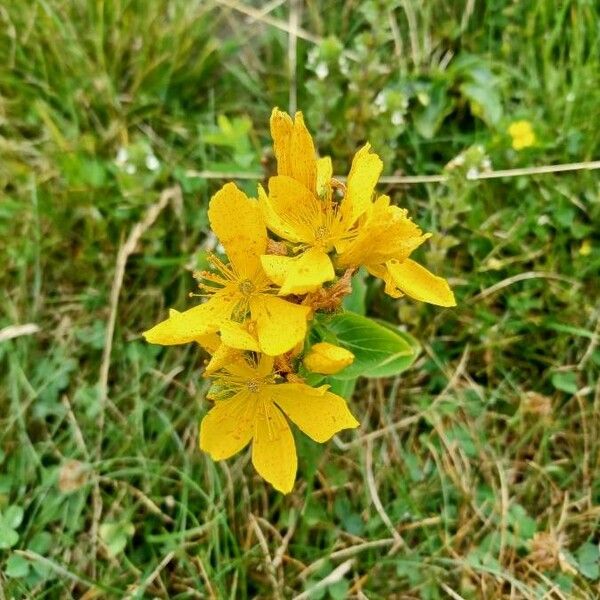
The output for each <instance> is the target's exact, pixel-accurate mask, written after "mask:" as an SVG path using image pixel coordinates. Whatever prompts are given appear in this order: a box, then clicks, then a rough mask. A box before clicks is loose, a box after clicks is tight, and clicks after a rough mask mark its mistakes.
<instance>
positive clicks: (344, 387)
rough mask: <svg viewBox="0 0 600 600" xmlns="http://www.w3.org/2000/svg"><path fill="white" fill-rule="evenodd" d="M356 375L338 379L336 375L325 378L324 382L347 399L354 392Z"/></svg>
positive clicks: (335, 392)
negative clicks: (350, 377) (351, 377)
mask: <svg viewBox="0 0 600 600" xmlns="http://www.w3.org/2000/svg"><path fill="white" fill-rule="evenodd" d="M356 379H357V378H356V377H354V378H353V379H340V378H338V377H328V378H327V379H326V380H325V383H328V384H329V386H330V388H329V389H330V390H331V391H332V392H333V393H334V394H337V395H338V396H341V397H342V398H346V400H349V399H350V398H351V397H352V394H354V388H355V387H356Z"/></svg>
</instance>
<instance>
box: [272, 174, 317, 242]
mask: <svg viewBox="0 0 600 600" xmlns="http://www.w3.org/2000/svg"><path fill="white" fill-rule="evenodd" d="M260 206H261V208H262V210H263V214H264V216H265V220H266V222H267V226H268V227H269V229H270V230H271V231H273V232H274V233H276V234H277V235H278V236H280V237H282V238H284V239H286V240H289V241H291V242H306V243H311V242H314V240H315V231H316V229H317V228H318V226H319V225H320V214H321V206H320V201H319V200H318V199H317V198H315V196H314V195H313V193H312V192H310V191H309V190H308V189H307V188H306V187H305V186H304V185H302V184H301V183H299V182H298V181H296V180H295V179H292V178H291V177H286V176H277V177H271V178H270V179H269V196H268V200H265V199H264V198H261V199H260Z"/></svg>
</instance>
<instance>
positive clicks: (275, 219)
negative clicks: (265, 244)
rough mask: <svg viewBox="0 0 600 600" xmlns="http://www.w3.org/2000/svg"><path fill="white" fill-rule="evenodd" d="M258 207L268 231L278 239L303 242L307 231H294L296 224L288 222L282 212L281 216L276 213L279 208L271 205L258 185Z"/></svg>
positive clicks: (302, 229)
mask: <svg viewBox="0 0 600 600" xmlns="http://www.w3.org/2000/svg"><path fill="white" fill-rule="evenodd" d="M258 205H259V206H260V210H261V211H262V214H263V217H264V219H265V223H266V224H267V227H268V229H269V230H270V231H272V232H273V233H274V234H276V235H278V236H279V237H280V238H283V239H284V240H288V241H290V242H298V243H299V242H302V241H304V238H305V237H307V236H308V235H309V230H307V229H305V228H301V229H300V232H298V231H296V223H294V222H290V221H289V220H288V218H289V217H287V214H286V213H284V211H282V215H280V214H279V213H278V212H277V210H279V207H278V206H274V205H273V202H272V201H271V199H270V198H269V197H268V196H267V194H266V192H265V190H264V188H263V187H262V185H260V184H259V186H258ZM276 208H277V210H276Z"/></svg>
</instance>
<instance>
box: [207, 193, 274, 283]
mask: <svg viewBox="0 0 600 600" xmlns="http://www.w3.org/2000/svg"><path fill="white" fill-rule="evenodd" d="M208 219H209V221H210V226H211V228H212V229H213V231H214V232H215V234H216V236H217V237H218V238H219V240H220V241H221V243H222V244H223V247H224V248H225V252H226V253H227V256H228V257H229V260H230V261H231V262H232V264H233V265H234V266H235V267H236V269H237V271H238V273H239V274H240V275H241V276H242V277H250V278H252V277H253V276H254V275H255V273H256V272H257V269H258V268H259V256H260V255H261V254H264V253H265V252H266V248H267V228H266V225H265V221H264V217H263V215H262V212H261V210H260V208H259V206H258V203H257V202H256V200H251V199H250V198H248V196H246V194H244V192H242V191H241V190H240V189H238V188H237V187H236V186H235V184H233V183H228V184H226V185H224V186H223V187H222V188H221V189H220V190H219V191H218V192H217V193H216V194H215V195H214V196H213V197H212V199H211V201H210V205H209V209H208Z"/></svg>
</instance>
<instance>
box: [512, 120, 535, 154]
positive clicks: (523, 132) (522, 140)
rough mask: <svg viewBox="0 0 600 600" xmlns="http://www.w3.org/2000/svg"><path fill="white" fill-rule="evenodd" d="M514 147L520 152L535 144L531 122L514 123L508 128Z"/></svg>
mask: <svg viewBox="0 0 600 600" xmlns="http://www.w3.org/2000/svg"><path fill="white" fill-rule="evenodd" d="M508 133H509V135H510V137H511V138H512V147H513V148H514V149H515V150H517V151H519V150H523V149H524V148H529V147H530V146H533V145H534V144H535V133H534V131H533V127H532V126H531V123H530V122H529V121H514V122H513V123H511V124H510V126H509V128H508Z"/></svg>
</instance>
